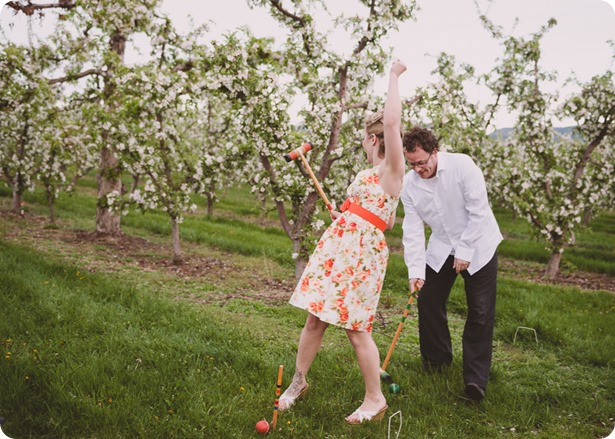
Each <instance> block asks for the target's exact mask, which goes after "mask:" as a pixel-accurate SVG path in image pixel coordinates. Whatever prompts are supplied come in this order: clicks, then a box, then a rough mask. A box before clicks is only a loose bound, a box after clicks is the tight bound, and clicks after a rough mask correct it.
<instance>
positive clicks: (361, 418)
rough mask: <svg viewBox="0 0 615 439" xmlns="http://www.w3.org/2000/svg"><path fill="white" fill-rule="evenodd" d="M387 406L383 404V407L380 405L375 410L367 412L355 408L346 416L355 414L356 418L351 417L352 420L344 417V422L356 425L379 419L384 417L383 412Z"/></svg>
mask: <svg viewBox="0 0 615 439" xmlns="http://www.w3.org/2000/svg"><path fill="white" fill-rule="evenodd" d="M387 408H388V406H387V405H386V404H385V405H384V407H382V408H381V409H380V410H378V411H377V412H368V411H364V410H361V409H356V410H355V411H354V412H353V413H352V414H350V415H349V416H348V418H350V417H351V416H352V415H357V418H356V419H353V420H352V421H351V420H349V419H348V418H346V422H348V423H349V424H351V425H357V424H362V423H363V422H371V421H380V420H381V419H382V418H384V414H385V412H386V411H387Z"/></svg>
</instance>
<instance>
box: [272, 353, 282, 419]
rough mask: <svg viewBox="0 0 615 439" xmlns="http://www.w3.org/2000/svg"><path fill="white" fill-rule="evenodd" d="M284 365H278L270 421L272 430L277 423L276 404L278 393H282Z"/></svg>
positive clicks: (278, 403)
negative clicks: (271, 418)
mask: <svg viewBox="0 0 615 439" xmlns="http://www.w3.org/2000/svg"><path fill="white" fill-rule="evenodd" d="M283 372H284V365H283V364H280V365H279V366H278V380H277V381H276V383H275V401H274V403H273V420H272V421H271V429H272V430H274V429H275V427H276V425H278V406H279V405H280V393H282V373H283Z"/></svg>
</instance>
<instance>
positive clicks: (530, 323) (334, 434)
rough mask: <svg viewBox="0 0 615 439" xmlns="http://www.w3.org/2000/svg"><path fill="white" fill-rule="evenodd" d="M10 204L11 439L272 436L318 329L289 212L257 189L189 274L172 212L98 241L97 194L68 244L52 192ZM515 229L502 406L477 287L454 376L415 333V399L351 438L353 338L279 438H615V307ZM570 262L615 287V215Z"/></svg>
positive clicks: (5, 311)
mask: <svg viewBox="0 0 615 439" xmlns="http://www.w3.org/2000/svg"><path fill="white" fill-rule="evenodd" d="M9 195H10V194H9V191H8V190H7V189H6V188H4V187H2V186H0V309H1V310H2V319H0V344H2V349H3V352H2V353H3V356H2V358H0V416H2V417H4V418H5V419H6V424H5V425H4V426H3V431H4V432H5V433H6V434H7V435H9V436H10V437H12V438H15V439H22V438H24V439H25V438H137V437H139V438H141V437H142V438H250V437H259V435H258V434H257V433H256V432H255V430H254V424H255V423H256V422H257V421H258V420H260V419H263V418H266V419H268V420H269V421H271V418H272V411H273V400H274V398H275V379H276V374H277V368H278V365H279V364H283V365H284V366H285V371H284V387H285V386H286V384H288V383H289V382H290V379H291V377H292V374H293V373H294V356H295V352H296V347H297V341H298V335H299V331H300V330H301V327H302V326H303V323H304V321H305V313H304V312H303V311H300V310H297V309H294V308H293V307H291V306H289V305H288V304H287V300H288V297H289V296H290V294H291V292H292V289H293V287H294V279H293V272H294V270H293V263H292V260H291V258H290V253H291V249H290V241H289V240H288V239H287V238H286V237H285V235H284V234H283V233H282V232H281V231H280V228H279V227H278V224H277V222H276V221H277V217H276V215H275V213H273V212H268V213H264V214H263V213H262V212H261V211H260V209H259V208H258V207H257V204H256V203H255V202H254V201H253V199H252V198H251V196H250V195H249V194H247V193H246V192H245V191H243V190H240V189H233V190H228V191H226V192H225V194H224V195H223V196H222V198H221V201H220V203H218V204H217V205H216V210H215V213H214V215H213V217H211V218H207V217H205V216H204V215H203V210H199V212H197V214H196V215H194V216H192V217H190V218H187V219H186V221H185V222H184V224H182V239H183V248H184V250H185V252H186V255H187V260H186V263H185V264H184V265H183V266H179V267H177V266H173V265H172V264H171V263H170V262H169V260H170V256H171V254H170V253H171V246H170V238H169V234H170V224H169V221H168V219H167V218H166V217H165V216H163V215H160V214H153V213H150V214H146V215H141V214H137V213H131V214H129V215H128V216H127V217H125V218H123V230H124V232H125V234H126V235H125V236H124V237H122V238H121V239H102V238H97V237H95V236H93V235H92V234H91V233H90V232H91V231H93V230H94V209H95V200H94V198H93V195H94V189H93V188H92V186H91V185H89V186H88V185H86V186H82V187H81V188H80V191H79V193H78V194H75V195H73V196H70V197H68V196H62V197H60V199H59V200H58V214H59V217H60V220H59V223H58V226H57V227H49V226H47V225H46V221H45V218H44V215H46V212H47V210H46V207H45V206H44V203H43V198H42V196H41V195H40V194H38V193H34V194H28V196H27V206H26V209H27V215H26V217H25V218H20V217H16V216H14V215H10V214H8V213H7V209H8V206H9V205H10V198H8V197H9ZM197 201H198V202H199V204H200V205H203V203H202V200H197ZM497 215H498V220H499V222H500V224H501V227H502V230H503V232H504V234H505V235H506V237H507V238H508V239H507V241H505V242H504V243H503V245H502V248H501V252H500V254H501V256H502V262H503V263H502V266H503V269H502V274H501V276H500V279H499V285H498V304H497V321H496V333H495V340H494V346H495V349H494V362H493V373H492V380H491V383H490V386H489V389H488V397H487V399H486V400H485V401H484V402H483V403H482V404H480V405H478V406H477V405H474V404H472V403H469V402H468V401H466V400H464V399H463V398H462V393H463V384H462V376H461V358H460V353H461V331H462V327H463V322H464V314H465V298H464V295H463V287H462V283H457V284H456V285H455V288H454V290H453V293H452V296H451V299H450V305H449V313H450V315H449V317H450V324H451V331H452V334H453V343H454V348H455V353H456V358H455V360H454V362H453V365H452V367H451V368H450V369H449V370H447V371H446V372H444V373H441V374H435V375H426V374H424V373H423V372H422V369H421V362H420V357H419V352H418V333H417V324H416V319H415V318H410V319H409V320H408V321H407V322H406V326H405V328H404V331H403V333H402V337H401V340H400V342H399V344H398V346H397V348H396V350H395V353H394V355H393V358H392V360H391V363H390V366H389V368H388V369H389V372H390V373H391V374H392V376H393V377H394V379H395V381H396V382H397V383H398V384H399V385H400V386H401V389H402V391H401V393H399V394H398V395H388V405H389V413H388V416H387V417H386V418H385V421H383V422H381V423H376V424H370V425H362V426H354V427H353V426H348V425H346V424H345V423H344V422H343V417H344V416H345V415H347V414H348V413H350V412H352V411H353V410H354V409H355V408H356V407H357V406H358V405H359V404H360V401H361V398H362V393H363V385H362V380H361V375H360V371H359V369H358V366H357V365H356V361H355V358H354V353H353V351H352V348H351V347H350V344H349V343H348V341H347V339H346V338H345V335H344V334H343V331H340V330H337V329H336V328H330V330H329V331H328V332H327V334H326V336H325V340H324V343H323V348H322V350H321V352H320V354H319V356H318V357H317V359H316V361H315V363H314V365H313V367H312V369H311V371H310V376H309V379H310V382H311V388H310V391H309V392H308V394H307V396H306V398H305V399H304V400H303V401H302V402H301V403H300V404H298V405H297V406H296V407H295V408H293V409H292V410H291V411H289V412H284V413H281V414H280V416H279V420H278V431H276V432H275V433H272V434H271V435H272V436H278V437H283V438H330V439H333V438H340V439H341V438H386V437H387V436H388V420H389V417H390V416H391V415H393V414H394V413H396V412H400V414H401V417H400V415H399V414H398V415H396V416H394V417H392V418H391V419H390V422H391V435H390V437H396V432H397V429H398V428H400V429H401V433H400V434H399V437H400V438H494V437H510V438H535V437H540V438H575V439H577V438H604V437H606V436H608V435H609V434H610V433H611V432H612V431H613V429H614V426H615V419H614V418H615V370H614V368H615V294H613V293H614V292H613V291H606V290H603V291H600V290H599V288H592V289H582V288H578V287H575V286H568V285H564V284H561V283H552V284H547V283H544V282H539V281H537V279H534V278H533V277H532V273H534V274H535V273H537V272H540V271H541V270H542V266H543V263H544V261H546V259H545V252H544V251H543V250H542V244H541V243H538V242H535V241H532V240H531V239H530V238H529V236H530V234H529V229H528V228H527V226H526V225H525V224H524V222H523V221H520V220H517V221H513V220H512V218H511V216H510V214H509V213H508V212H505V211H497ZM387 239H388V241H389V244H390V246H391V247H392V249H393V253H392V256H391V260H390V264H389V270H388V272H387V280H386V283H385V287H384V289H383V294H382V300H381V306H380V314H379V317H378V319H377V322H376V325H375V332H374V338H375V340H376V343H377V345H378V346H379V348H380V350H381V353H383V354H384V353H385V352H386V350H387V349H388V346H389V344H390V342H391V339H392V337H393V334H394V332H395V329H396V328H397V324H398V322H399V315H400V314H401V312H402V310H403V308H404V305H405V302H406V300H407V296H406V293H405V290H406V288H407V285H406V273H405V267H404V264H403V258H402V256H401V228H400V227H396V228H395V229H394V230H393V231H391V232H389V233H388V237H387ZM569 250H570V251H568V250H567V252H566V253H565V254H564V267H563V268H564V274H566V275H567V276H568V277H566V278H567V279H569V278H571V277H575V276H576V277H579V278H585V279H594V277H592V276H602V278H604V276H607V277H610V276H613V273H615V270H614V266H615V262H614V261H613V259H614V258H613V257H612V255H613V254H615V214H613V213H605V214H603V215H601V216H599V217H598V218H596V220H595V221H594V223H593V224H592V227H591V229H590V230H586V231H583V232H582V233H580V234H579V236H578V241H577V246H576V247H574V248H572V249H569ZM506 267H508V268H506ZM518 267H521V268H518ZM591 272H594V274H592V273H591ZM528 273H529V274H528ZM595 279H598V278H595ZM590 284H591V282H590ZM607 284H608V283H607ZM524 328H529V329H524ZM387 394H388V393H387ZM400 420H401V422H400Z"/></svg>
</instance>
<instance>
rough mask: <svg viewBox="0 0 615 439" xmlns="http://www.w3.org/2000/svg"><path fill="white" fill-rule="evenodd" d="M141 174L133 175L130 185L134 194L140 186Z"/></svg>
mask: <svg viewBox="0 0 615 439" xmlns="http://www.w3.org/2000/svg"><path fill="white" fill-rule="evenodd" d="M140 177H141V176H140V175H139V174H133V176H132V186H131V187H130V193H131V194H133V193H134V192H135V191H136V190H137V188H138V187H139V180H140Z"/></svg>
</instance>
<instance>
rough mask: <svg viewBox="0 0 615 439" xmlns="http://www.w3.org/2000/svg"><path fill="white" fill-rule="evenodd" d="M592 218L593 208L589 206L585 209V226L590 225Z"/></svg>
mask: <svg viewBox="0 0 615 439" xmlns="http://www.w3.org/2000/svg"><path fill="white" fill-rule="evenodd" d="M591 219H592V210H591V209H590V208H589V207H587V208H585V210H584V211H583V225H584V226H585V227H587V226H589V222H590V221H591Z"/></svg>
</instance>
